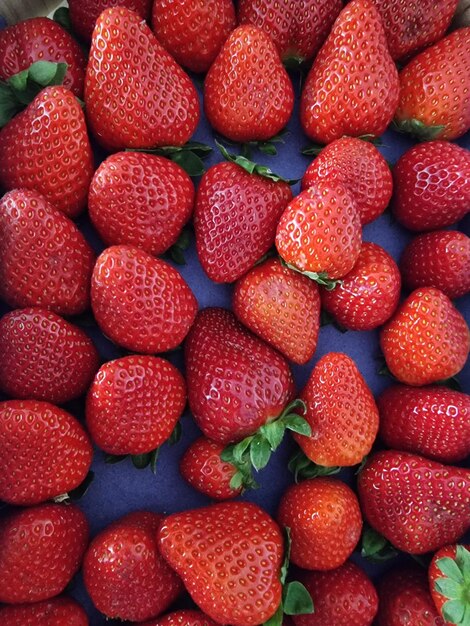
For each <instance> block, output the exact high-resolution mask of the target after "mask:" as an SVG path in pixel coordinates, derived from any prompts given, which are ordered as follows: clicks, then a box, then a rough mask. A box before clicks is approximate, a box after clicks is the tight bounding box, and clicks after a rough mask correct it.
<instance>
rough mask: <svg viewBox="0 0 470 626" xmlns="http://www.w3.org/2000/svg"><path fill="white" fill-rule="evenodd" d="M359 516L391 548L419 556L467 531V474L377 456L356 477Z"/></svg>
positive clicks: (399, 455)
mask: <svg viewBox="0 0 470 626" xmlns="http://www.w3.org/2000/svg"><path fill="white" fill-rule="evenodd" d="M358 489H359V497H360V501H361V506H362V511H363V513H364V516H365V518H366V519H367V520H368V522H369V523H370V525H371V526H372V527H373V528H374V529H375V530H377V531H378V532H379V533H381V534H382V535H384V537H386V538H387V539H388V540H389V541H390V542H391V543H392V544H393V545H394V546H395V547H397V548H398V549H399V550H403V551H404V552H409V553H410V554H424V553H425V552H430V551H431V550H437V549H438V548H440V547H442V546H444V545H445V544H447V543H452V542H453V541H456V540H457V539H458V538H459V537H460V536H461V535H463V534H464V533H465V532H466V531H467V530H468V529H469V528H470V470H468V469H462V468H460V467H452V466H448V465H441V464H440V463H436V462H435V461H429V460H427V459H425V458H423V457H421V456H418V455H414V454H409V453H408V452H395V451H394V450H389V451H384V452H377V453H376V454H374V455H373V456H372V457H371V458H370V459H369V460H368V461H367V463H366V465H365V467H364V469H363V470H362V471H361V473H360V474H359V480H358Z"/></svg>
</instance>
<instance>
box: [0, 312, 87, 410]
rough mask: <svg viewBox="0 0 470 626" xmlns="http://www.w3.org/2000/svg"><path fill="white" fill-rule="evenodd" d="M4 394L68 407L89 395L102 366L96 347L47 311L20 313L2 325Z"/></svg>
mask: <svg viewBox="0 0 470 626" xmlns="http://www.w3.org/2000/svg"><path fill="white" fill-rule="evenodd" d="M0 354H2V358H1V359H0V389H1V390H2V391H4V392H5V393H7V394H9V395H10V396H13V397H15V398H34V399H35V400H46V401H47V402H52V403H54V404H62V403H63V402H68V401H69V400H71V399H73V398H76V397H77V396H80V395H81V394H82V393H84V392H85V391H86V389H87V388H88V386H89V384H90V382H91V381H92V379H93V376H94V375H95V372H96V370H97V369H98V366H99V356H98V353H97V351H96V348H95V346H94V345H93V342H92V341H91V339H90V338H89V337H88V335H87V334H86V333H84V332H83V330H81V329H80V328H78V327H77V326H74V325H73V324H70V323H69V322H66V321H65V320H64V319H62V318H61V317H59V316H58V315H56V314H55V313H53V312H52V311H47V310H46V309H38V308H30V309H17V310H16V311H12V312H11V313H8V314H7V315H5V316H4V317H3V318H2V319H1V320H0Z"/></svg>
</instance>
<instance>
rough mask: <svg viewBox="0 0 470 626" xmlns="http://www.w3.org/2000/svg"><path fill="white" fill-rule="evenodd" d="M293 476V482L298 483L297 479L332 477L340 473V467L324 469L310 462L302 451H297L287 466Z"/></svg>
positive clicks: (322, 466)
mask: <svg viewBox="0 0 470 626" xmlns="http://www.w3.org/2000/svg"><path fill="white" fill-rule="evenodd" d="M287 467H288V468H289V470H290V471H291V472H292V473H293V474H294V480H295V482H296V483H297V482H299V478H317V477H318V476H332V475H333V474H338V473H339V472H340V471H341V467H338V466H336V465H334V466H331V467H325V466H324V465H317V464H316V463H314V462H313V461H311V460H310V459H309V458H308V456H307V455H306V454H304V452H302V450H298V451H297V452H296V453H295V454H294V455H293V456H292V457H291V459H290V461H289V464H288V466H287Z"/></svg>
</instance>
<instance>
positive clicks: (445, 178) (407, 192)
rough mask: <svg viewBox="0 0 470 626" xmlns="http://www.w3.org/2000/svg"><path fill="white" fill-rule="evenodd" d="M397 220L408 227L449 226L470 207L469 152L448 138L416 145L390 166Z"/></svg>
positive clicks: (424, 228) (426, 228) (434, 227)
mask: <svg viewBox="0 0 470 626" xmlns="http://www.w3.org/2000/svg"><path fill="white" fill-rule="evenodd" d="M393 179H394V184H395V193H394V198H393V203H392V208H393V214H394V216H395V217H396V219H397V220H398V221H399V222H400V224H403V226H405V227H406V228H408V229H410V230H435V229H437V228H442V227H444V226H450V225H451V224H454V223H455V222H457V221H459V220H460V219H462V218H463V217H464V216H465V214H466V213H467V212H468V211H469V210H470V151H469V150H465V148H461V147H460V146H458V145H456V144H454V143H449V142H447V141H430V142H428V143H423V144H418V145H416V146H413V147H412V148H410V150H408V151H407V152H405V153H404V154H403V155H402V156H401V157H400V159H399V160H398V162H397V163H396V165H395V167H394V168H393Z"/></svg>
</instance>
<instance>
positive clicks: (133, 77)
mask: <svg viewBox="0 0 470 626" xmlns="http://www.w3.org/2000/svg"><path fill="white" fill-rule="evenodd" d="M111 25H112V27H111ZM122 77H125V80H124V79H123V78H122ZM85 103H86V112H87V120H88V124H89V127H90V128H91V130H92V131H93V133H94V135H95V136H96V138H97V139H98V141H99V142H100V143H101V144H103V146H105V147H106V148H108V149H110V150H111V149H112V150H120V149H121V148H151V147H155V146H165V145H169V144H171V145H173V146H181V145H183V144H184V143H186V142H187V141H188V139H189V138H190V137H191V135H192V134H193V133H194V130H195V129H196V126H197V124H198V121H199V101H198V97H197V93H196V89H195V88H194V85H193V84H192V82H191V80H190V78H189V76H188V75H187V74H186V73H185V72H184V71H183V70H182V69H181V68H180V66H179V65H178V64H177V63H176V62H175V60H174V59H173V58H172V57H171V56H170V55H169V54H168V52H167V51H166V50H165V49H164V48H163V47H162V46H161V44H160V43H159V42H158V40H157V38H156V37H155V35H154V34H153V33H152V31H151V30H150V28H149V27H148V26H147V25H146V23H145V22H144V21H143V20H142V18H141V17H140V15H138V14H137V13H135V12H134V11H130V10H129V9H126V8H124V7H116V8H111V9H107V10H106V11H103V13H101V15H100V16H99V18H98V20H97V22H96V26H95V30H94V31H93V39H92V42H91V49H90V55H89V58H88V66H87V72H86V79H85Z"/></svg>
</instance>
